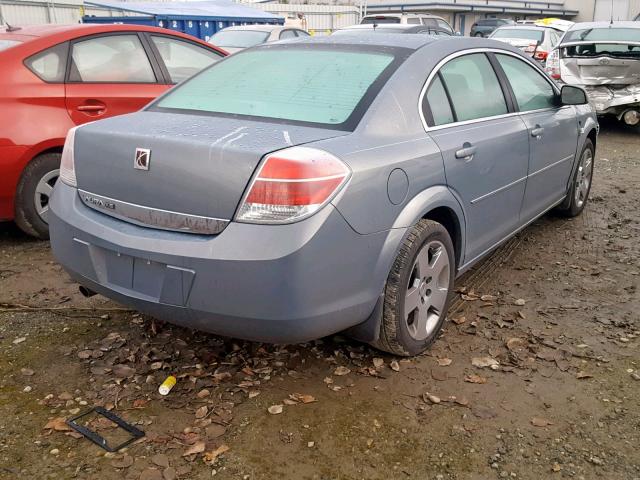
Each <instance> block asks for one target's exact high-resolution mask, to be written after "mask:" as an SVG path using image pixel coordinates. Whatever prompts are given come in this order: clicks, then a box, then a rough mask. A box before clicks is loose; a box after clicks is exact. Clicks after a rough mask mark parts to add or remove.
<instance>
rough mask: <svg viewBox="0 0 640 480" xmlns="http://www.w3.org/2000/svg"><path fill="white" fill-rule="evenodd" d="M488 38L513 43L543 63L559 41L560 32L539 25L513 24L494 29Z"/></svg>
mask: <svg viewBox="0 0 640 480" xmlns="http://www.w3.org/2000/svg"><path fill="white" fill-rule="evenodd" d="M489 38H492V39H494V40H500V41H501V42H505V43H508V44H510V45H513V46H514V47H517V48H519V49H521V50H523V51H524V52H525V53H527V54H528V55H530V56H531V57H533V58H535V59H536V60H538V61H539V62H542V63H545V62H546V61H547V57H548V56H549V53H551V51H552V50H553V49H554V48H555V46H556V45H557V44H558V43H559V42H560V39H561V38H562V32H560V31H558V30H557V29H555V28H551V27H541V26H539V25H513V26H505V27H500V28H498V29H496V30H495V31H494V32H493V33H492V34H491V35H490V36H489Z"/></svg>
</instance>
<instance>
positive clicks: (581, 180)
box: [556, 140, 595, 217]
mask: <svg viewBox="0 0 640 480" xmlns="http://www.w3.org/2000/svg"><path fill="white" fill-rule="evenodd" d="M594 160H595V148H594V146H593V143H592V142H591V140H587V141H586V142H585V144H584V147H583V149H582V152H581V153H580V159H579V163H578V167H577V168H576V171H575V173H574V174H573V178H572V179H571V188H570V189H569V193H568V197H567V200H566V201H565V202H563V203H562V204H561V205H560V206H559V207H558V208H556V211H557V212H558V213H560V215H563V216H565V217H577V216H578V215H580V214H581V213H582V211H583V210H584V207H585V206H586V205H587V201H588V200H589V193H590V192H591V184H592V180H593V164H594Z"/></svg>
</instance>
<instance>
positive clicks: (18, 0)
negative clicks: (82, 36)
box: [0, 0, 83, 25]
mask: <svg viewBox="0 0 640 480" xmlns="http://www.w3.org/2000/svg"><path fill="white" fill-rule="evenodd" d="M82 4H83V2H82V0H55V1H50V2H46V1H39V0H0V24H2V23H8V24H9V25H38V24H43V23H79V22H80V20H81V18H82Z"/></svg>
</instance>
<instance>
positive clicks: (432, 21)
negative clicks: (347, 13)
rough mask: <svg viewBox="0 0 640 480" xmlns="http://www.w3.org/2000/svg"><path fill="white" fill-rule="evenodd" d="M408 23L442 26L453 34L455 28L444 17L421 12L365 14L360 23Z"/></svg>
mask: <svg viewBox="0 0 640 480" xmlns="http://www.w3.org/2000/svg"><path fill="white" fill-rule="evenodd" d="M398 23H399V24H407V25H428V26H430V27H440V28H443V29H445V30H446V31H448V32H449V33H450V34H451V35H453V33H454V32H453V28H451V25H449V22H447V21H446V20H445V19H444V18H442V17H438V16H437V15H428V14H420V13H385V14H376V15H365V16H364V17H362V20H361V21H360V24H362V25H367V24H371V25H373V24H375V25H382V24H398Z"/></svg>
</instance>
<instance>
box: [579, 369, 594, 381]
mask: <svg viewBox="0 0 640 480" xmlns="http://www.w3.org/2000/svg"><path fill="white" fill-rule="evenodd" d="M576 378H577V379H578V380H584V379H586V378H593V375H591V374H590V373H587V372H582V371H580V372H578V373H576Z"/></svg>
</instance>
